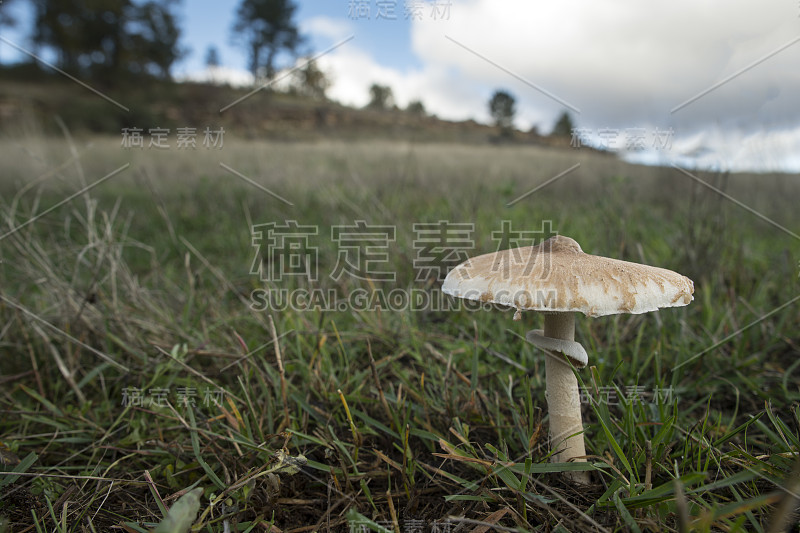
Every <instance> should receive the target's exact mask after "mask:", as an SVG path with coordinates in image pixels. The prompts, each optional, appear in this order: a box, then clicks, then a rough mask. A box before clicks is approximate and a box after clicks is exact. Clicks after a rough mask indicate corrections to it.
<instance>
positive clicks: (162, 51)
mask: <svg viewBox="0 0 800 533" xmlns="http://www.w3.org/2000/svg"><path fill="white" fill-rule="evenodd" d="M179 1H180V0H161V1H160V2H158V1H155V0H150V1H147V2H144V3H143V4H141V5H137V6H136V7H135V9H134V10H133V12H132V14H131V19H132V22H133V23H134V24H133V28H132V30H129V31H131V35H130V39H131V41H132V44H133V46H132V50H131V52H132V55H133V56H134V57H135V59H134V60H135V62H137V63H138V64H139V65H140V68H141V70H142V71H145V72H146V71H152V70H155V72H151V73H153V74H156V75H157V76H159V77H161V78H164V79H169V78H170V70H171V69H172V65H173V64H174V63H175V62H176V61H178V60H179V59H180V58H181V57H183V56H184V55H186V53H187V50H186V49H184V48H182V47H181V46H180V45H179V42H178V41H179V39H180V29H179V28H178V23H177V19H176V16H175V14H174V13H173V12H172V9H171V8H172V6H173V5H174V4H176V3H178V2H179Z"/></svg>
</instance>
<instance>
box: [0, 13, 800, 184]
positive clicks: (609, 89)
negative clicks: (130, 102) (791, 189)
mask: <svg viewBox="0 0 800 533" xmlns="http://www.w3.org/2000/svg"><path fill="white" fill-rule="evenodd" d="M297 3H298V12H297V21H298V23H299V26H300V28H301V30H302V32H303V33H304V34H305V35H306V36H307V37H308V39H309V41H308V43H309V51H312V52H313V53H319V52H321V51H323V50H325V49H327V48H329V47H330V46H331V45H333V44H335V43H337V42H340V41H341V40H342V39H345V38H347V37H350V36H352V37H353V39H352V40H351V41H349V42H347V43H346V44H344V45H343V46H341V47H339V48H337V49H335V50H333V51H332V52H330V53H328V54H326V55H325V56H324V57H321V58H320V59H319V61H318V63H319V66H320V68H322V69H323V71H325V72H326V73H328V75H329V76H330V78H331V79H332V81H333V85H332V87H331V89H330V90H329V93H328V95H329V97H331V98H332V99H334V100H336V101H339V102H341V103H344V104H347V105H353V106H361V105H364V104H365V103H366V102H367V100H368V88H369V85H371V84H372V83H375V82H377V83H382V84H385V85H389V86H390V87H391V88H392V90H393V91H394V95H395V100H396V102H397V104H398V105H399V106H401V107H403V106H405V105H407V104H408V102H409V101H411V100H417V99H419V100H421V101H422V102H423V103H424V105H425V107H426V109H427V110H428V111H429V112H431V113H434V114H436V115H437V116H439V117H442V118H447V119H452V120H465V119H469V118H474V119H477V120H478V121H481V122H488V121H489V120H490V118H489V114H488V111H487V102H488V99H489V98H490V96H491V94H492V92H493V91H494V90H496V89H505V90H508V91H510V92H511V93H512V94H513V95H514V96H515V97H516V98H517V110H518V112H517V117H516V119H515V125H516V126H517V127H518V128H520V129H529V128H530V127H532V126H537V127H538V128H539V130H540V131H543V132H548V131H549V130H550V128H551V127H552V125H553V123H554V122H555V120H556V118H557V117H558V115H559V114H560V113H561V112H563V111H564V110H570V112H571V113H572V114H573V118H574V120H575V123H576V124H577V125H578V126H580V127H582V128H583V129H584V131H585V140H586V142H588V143H589V144H595V145H600V144H603V143H604V142H606V141H608V140H609V139H611V140H612V141H613V143H612V145H611V148H612V149H615V150H616V151H618V152H620V153H622V154H624V155H625V156H626V157H628V158H630V159H632V160H639V161H648V162H653V161H659V162H661V163H669V162H677V163H680V164H686V165H688V166H698V167H706V168H719V169H730V170H744V169H755V170H783V171H794V172H800V106H798V105H797V97H796V95H797V94H800V69H798V68H797V65H798V64H800V4H798V3H797V1H796V0H775V1H771V2H752V0H704V1H703V2H697V1H696V0H673V1H672V2H669V3H664V2H660V3H650V2H631V1H630V0H606V1H604V2H590V1H588V0H561V1H559V2H535V1H531V0H504V1H503V2H497V1H496V0H494V1H493V0H452V1H448V0H418V1H408V0H396V1H395V0H366V1H351V0H300V1H298V2H297ZM17 4H19V5H18V6H17V9H18V10H21V11H25V10H24V7H25V5H26V4H27V2H25V1H24V0H17ZM357 4H361V5H362V6H368V8H369V14H368V15H367V14H366V13H359V12H354V11H353V9H356V8H357V7H358V6H357ZM444 4H449V5H450V7H449V9H448V10H447V17H444V16H443V15H440V16H439V17H438V18H437V17H435V16H434V14H435V13H439V12H440V11H441V6H442V5H444ZM237 5H238V1H233V0H231V1H222V2H220V1H212V0H184V2H183V4H182V6H181V17H182V27H183V31H184V45H186V46H188V47H189V48H190V50H191V53H190V55H189V56H188V57H187V58H186V59H185V60H183V61H182V62H181V63H180V64H178V65H176V68H175V74H176V75H177V76H178V77H180V78H189V79H199V78H202V77H203V76H206V77H207V76H208V73H207V72H205V65H204V58H205V54H206V50H207V49H208V47H209V46H210V45H214V46H216V47H217V48H218V49H219V51H220V55H221V58H222V61H223V64H224V66H225V67H226V68H225V72H224V73H223V74H224V75H223V78H224V79H227V80H230V81H234V80H239V81H240V82H243V81H245V82H246V81H247V80H248V78H247V72H246V64H247V58H246V55H245V53H244V52H243V51H242V50H241V49H239V48H237V47H236V46H234V45H233V44H232V42H231V26H232V24H233V18H234V13H235V9H236V6H237ZM409 5H415V6H418V7H419V8H420V9H421V12H420V15H421V16H419V17H418V18H417V19H414V20H412V19H410V18H409V17H407V16H406V12H405V11H406V7H407V6H409ZM437 5H438V6H439V8H440V11H435V8H436V7H437ZM387 6H388V7H391V6H394V20H387V19H386V17H385V16H384V17H381V16H379V14H378V11H379V10H382V9H384V8H385V7H387ZM21 18H22V19H23V20H22V22H23V25H25V23H26V20H24V19H25V17H24V14H23V16H22V17H21ZM4 35H5V36H7V37H8V38H10V39H12V40H15V42H20V44H23V45H24V44H26V43H25V42H24V40H23V39H24V35H21V34H20V32H14V31H8V30H4ZM12 52H13V51H12V50H11V49H10V48H9V46H7V45H5V44H3V43H0V58H2V59H3V60H4V61H8V60H9V58H10V57H11V56H12V55H15V54H12ZM217 79H219V77H217ZM633 131H636V132H639V133H640V134H642V135H644V138H645V141H643V144H644V148H646V149H642V150H638V149H637V150H635V151H631V150H629V149H628V148H629V146H628V145H629V144H630V143H629V141H628V138H629V137H628V133H629V132H633ZM664 131H672V132H674V134H673V135H672V137H671V139H670V146H669V147H668V148H667V149H664V148H663V147H656V146H655V145H656V142H655V141H656V140H657V137H658V135H659V134H660V133H659V132H664ZM642 132H643V133H642Z"/></svg>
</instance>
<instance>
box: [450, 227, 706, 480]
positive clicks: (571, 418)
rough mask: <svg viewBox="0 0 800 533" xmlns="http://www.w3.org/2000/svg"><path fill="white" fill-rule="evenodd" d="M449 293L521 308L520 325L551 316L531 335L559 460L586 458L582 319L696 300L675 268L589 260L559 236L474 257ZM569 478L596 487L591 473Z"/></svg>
mask: <svg viewBox="0 0 800 533" xmlns="http://www.w3.org/2000/svg"><path fill="white" fill-rule="evenodd" d="M442 292H444V293H445V294H449V295H450V296H455V297H459V298H465V299H468V300H476V301H480V302H487V303H496V304H502V305H506V306H510V307H514V308H516V312H515V313H514V319H515V320H519V319H520V316H521V311H527V310H532V311H541V312H544V331H542V330H533V331H530V332H528V334H527V335H526V339H527V340H528V342H530V343H532V344H534V345H535V346H537V347H539V348H541V349H543V350H544V351H545V353H546V354H547V357H546V358H545V386H546V398H547V408H548V411H549V416H550V446H551V449H552V450H554V451H555V453H553V455H552V460H553V461H555V462H566V461H571V460H575V461H585V460H586V459H585V457H584V456H585V455H586V448H585V446H584V440H583V435H582V433H583V425H582V422H581V409H580V394H579V391H578V380H577V379H576V377H575V374H574V372H573V370H572V366H575V367H579V368H582V367H584V366H586V365H587V363H588V362H589V358H588V356H587V354H586V351H585V350H584V349H583V347H582V346H581V345H580V344H579V343H577V342H575V313H576V312H581V313H583V314H584V315H586V316H590V317H598V316H605V315H612V314H619V313H631V314H640V313H647V312H649V311H655V310H657V309H659V308H661V307H676V306H683V305H686V304H688V303H689V302H691V301H692V300H693V296H692V294H693V293H694V284H693V283H692V280H690V279H689V278H687V277H685V276H682V275H680V274H678V273H676V272H673V271H671V270H666V269H663V268H658V267H652V266H647V265H641V264H638V263H630V262H628V261H620V260H618V259H609V258H606V257H599V256H595V255H590V254H586V253H584V252H583V250H581V247H580V245H578V243H577V242H575V241H574V240H573V239H570V238H569V237H565V236H562V235H557V236H555V237H552V238H550V239H547V240H546V241H544V242H542V243H540V244H539V245H537V246H529V247H524V248H515V249H510V250H502V251H499V252H496V253H491V254H485V255H481V256H478V257H474V258H472V259H469V260H467V261H465V262H464V263H461V264H460V265H458V266H457V267H455V268H454V269H453V270H451V271H450V272H449V273H448V275H447V277H446V278H445V280H444V283H443V285H442ZM570 363H571V365H570ZM556 450H557V451H556ZM568 476H569V477H570V478H571V479H572V480H573V481H576V482H579V483H584V484H588V483H589V475H588V472H572V473H570V474H568Z"/></svg>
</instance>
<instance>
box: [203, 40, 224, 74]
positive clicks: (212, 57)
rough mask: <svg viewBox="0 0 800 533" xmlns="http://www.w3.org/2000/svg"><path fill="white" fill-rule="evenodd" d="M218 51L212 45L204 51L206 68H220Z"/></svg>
mask: <svg viewBox="0 0 800 533" xmlns="http://www.w3.org/2000/svg"><path fill="white" fill-rule="evenodd" d="M220 64H221V63H220V60H219V50H217V47H216V46H214V45H211V46H209V47H208V49H207V50H206V67H208V68H210V69H212V68H217V67H219V66H220Z"/></svg>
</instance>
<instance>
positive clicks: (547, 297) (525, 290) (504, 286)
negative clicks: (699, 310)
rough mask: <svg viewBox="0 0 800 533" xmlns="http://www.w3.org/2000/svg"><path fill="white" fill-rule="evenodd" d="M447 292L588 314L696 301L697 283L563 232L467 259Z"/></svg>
mask: <svg viewBox="0 0 800 533" xmlns="http://www.w3.org/2000/svg"><path fill="white" fill-rule="evenodd" d="M442 292H444V293H445V294H449V295H451V296H456V297H459V298H466V299H468V300H477V301H481V302H491V303H497V304H502V305H508V306H511V307H516V308H517V309H520V310H533V311H550V312H572V311H575V312H581V313H583V314H585V315H587V316H592V317H596V316H604V315H613V314H619V313H631V314H639V313H647V312H649V311H655V310H656V309H659V308H661V307H678V306H683V305H686V304H688V303H689V302H691V301H692V300H693V299H694V297H693V296H692V294H693V293H694V283H692V280H690V279H689V278H687V277H686V276H682V275H680V274H678V273H677V272H673V271H671V270H667V269H664V268H658V267H652V266H648V265H641V264H639V263H630V262H628V261H620V260H618V259H609V258H607V257H600V256H596V255H591V254H586V253H584V252H583V250H581V247H580V246H579V245H578V243H577V242H575V241H574V240H572V239H570V238H569V237H564V236H562V235H557V236H555V237H551V238H550V239H547V240H546V241H544V242H542V243H541V244H538V245H536V246H528V247H524V248H515V249H510V250H502V251H500V252H496V253H490V254H485V255H481V256H478V257H473V258H471V259H469V260H467V261H465V262H464V263H461V264H460V265H458V266H457V267H455V268H454V269H453V270H451V271H450V273H449V274H448V275H447V277H446V278H445V280H444V283H443V285H442Z"/></svg>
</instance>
